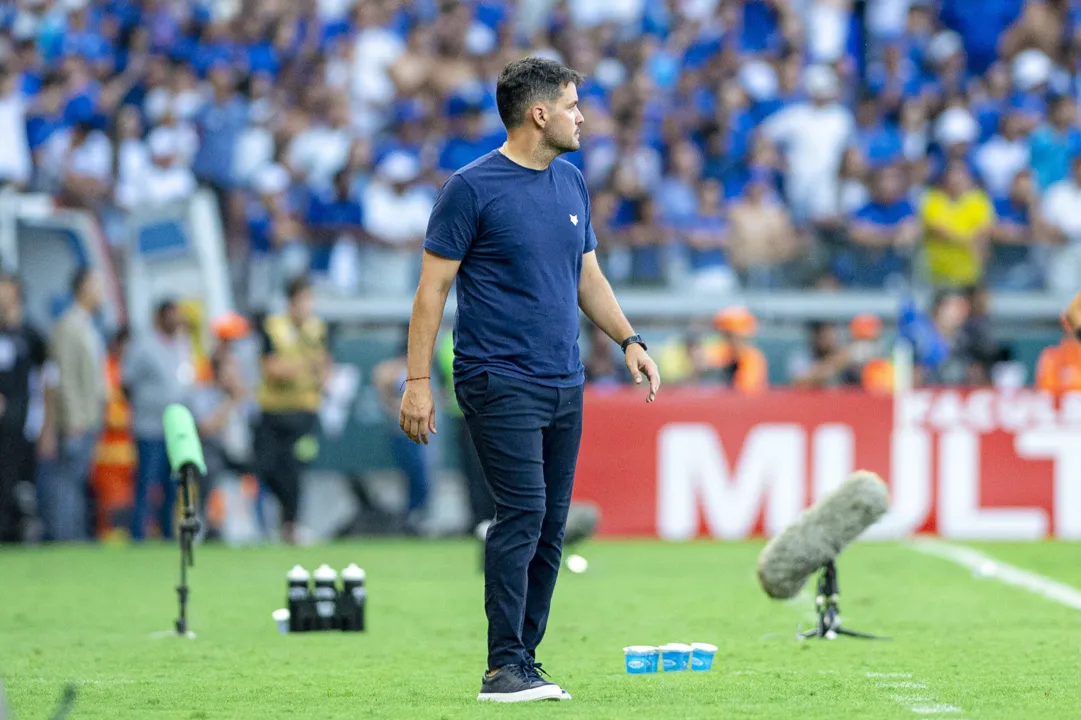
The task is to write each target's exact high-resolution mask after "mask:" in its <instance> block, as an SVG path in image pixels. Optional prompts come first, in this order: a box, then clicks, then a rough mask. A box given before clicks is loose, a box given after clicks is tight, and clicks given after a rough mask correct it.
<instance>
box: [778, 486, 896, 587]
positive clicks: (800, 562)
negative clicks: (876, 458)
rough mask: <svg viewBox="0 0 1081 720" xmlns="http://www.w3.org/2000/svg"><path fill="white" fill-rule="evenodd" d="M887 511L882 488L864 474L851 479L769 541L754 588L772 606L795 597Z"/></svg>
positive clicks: (884, 489)
mask: <svg viewBox="0 0 1081 720" xmlns="http://www.w3.org/2000/svg"><path fill="white" fill-rule="evenodd" d="M888 506H889V499H888V497H887V493H886V484H885V483H884V482H882V478H880V477H879V476H878V475H876V474H875V473H873V472H869V471H867V470H857V471H856V472H854V473H852V474H851V475H850V476H849V477H848V479H847V480H845V481H844V482H843V483H842V484H841V485H840V486H839V487H838V488H837V489H836V490H834V491H833V492H831V493H829V494H828V495H826V496H825V497H824V498H822V499H821V500H819V501H818V502H817V503H815V505H814V506H813V507H811V508H810V509H809V510H807V511H806V512H804V513H803V515H801V516H800V517H799V519H797V520H796V521H795V522H793V523H792V524H791V525H789V526H788V527H787V528H785V529H784V532H782V533H781V534H780V535H778V536H777V537H775V538H773V539H772V540H771V541H770V542H769V543H768V544H767V545H766V547H765V548H763V550H762V552H761V553H760V554H759V556H758V582H759V583H760V584H761V585H762V589H763V590H765V591H766V594H767V595H769V596H770V597H771V598H774V599H775V600H784V599H787V598H791V597H795V596H796V595H797V594H798V593H799V591H800V589H801V588H802V587H803V585H804V583H806V582H807V578H809V577H810V576H811V574H812V573H814V572H815V571H816V570H819V569H821V568H822V567H824V566H826V565H827V564H828V563H831V562H832V561H833V559H834V558H835V557H836V556H837V555H838V554H839V553H840V552H841V550H843V549H844V548H845V546H846V545H848V544H849V543H850V542H852V541H853V540H855V539H856V538H857V537H858V536H859V535H860V533H862V532H863V531H864V530H866V529H867V528H869V527H870V526H871V525H873V524H874V523H875V522H876V521H877V520H878V519H879V518H880V517H882V516H883V515H884V514H885V513H886V510H887V509H888Z"/></svg>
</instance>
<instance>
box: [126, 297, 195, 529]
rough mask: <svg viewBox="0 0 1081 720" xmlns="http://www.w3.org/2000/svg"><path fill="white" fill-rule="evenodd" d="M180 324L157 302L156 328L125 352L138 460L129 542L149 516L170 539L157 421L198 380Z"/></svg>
mask: <svg viewBox="0 0 1081 720" xmlns="http://www.w3.org/2000/svg"><path fill="white" fill-rule="evenodd" d="M180 323H181V318H180V311H179V309H178V308H177V305H176V303H175V302H173V301H172V300H165V301H163V302H161V303H159V304H158V306H157V308H156V310H155V312H154V327H153V328H152V329H149V330H148V331H147V332H145V333H137V334H136V335H135V337H134V339H133V340H132V344H131V346H130V347H129V348H128V349H127V351H126V352H125V353H124V359H123V372H122V378H123V383H124V389H125V392H126V394H127V396H128V399H129V401H130V402H131V412H132V434H133V435H134V436H135V447H136V451H137V455H138V460H137V467H136V472H135V506H134V509H133V511H132V519H131V537H132V539H133V540H142V539H143V538H144V537H146V529H147V528H146V523H147V519H148V516H150V515H153V517H154V518H155V520H156V521H157V524H158V529H159V531H160V532H161V536H162V537H163V538H165V539H171V538H172V537H173V506H174V503H175V502H176V486H175V485H174V483H172V482H171V481H170V475H171V470H170V467H169V458H168V456H167V455H166V452H165V435H164V431H163V429H162V424H161V418H162V415H163V413H164V412H165V408H166V407H168V406H169V405H171V404H174V403H181V404H183V403H186V402H187V400H188V399H189V398H190V396H191V390H192V386H193V385H194V384H195V379H196V378H195V367H194V365H193V364H192V356H191V350H190V348H189V347H187V346H186V344H185V343H184V342H183V339H182V336H181V328H180ZM152 494H153V496H152Z"/></svg>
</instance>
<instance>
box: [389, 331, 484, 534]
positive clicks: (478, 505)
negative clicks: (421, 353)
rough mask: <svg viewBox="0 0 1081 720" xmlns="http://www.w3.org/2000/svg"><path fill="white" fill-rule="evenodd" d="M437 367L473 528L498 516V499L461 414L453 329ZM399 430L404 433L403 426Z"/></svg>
mask: <svg viewBox="0 0 1081 720" xmlns="http://www.w3.org/2000/svg"><path fill="white" fill-rule="evenodd" d="M436 368H437V370H438V372H439V377H440V380H441V382H440V383H439V385H440V386H441V387H442V388H443V391H444V395H445V402H444V405H443V407H444V408H445V414H446V416H447V418H446V421H447V422H449V423H451V424H453V425H454V435H455V437H456V439H457V441H458V442H457V446H456V449H457V450H458V461H459V462H460V463H461V469H462V474H463V475H464V476H465V483H466V490H467V491H468V493H469V512H470V520H469V523H468V525H467V527H468V528H469V529H474V528H476V527H477V526H478V525H480V523H482V522H487V521H490V520H492V519H493V518H494V517H495V500H494V499H493V498H492V493H491V491H490V490H489V489H488V485H487V483H486V481H485V479H484V468H483V467H482V466H481V464H480V457H478V456H477V448H476V446H475V445H474V444H473V440H472V438H470V436H469V425H467V424H466V421H465V415H463V414H462V409H461V407H459V405H458V397H457V395H455V393H454V333H453V331H451V330H450V329H447V330H445V331H444V332H443V339H442V340H441V341H440V342H439V344H438V345H437V346H436ZM399 409H400V404H399ZM397 429H398V430H399V431H400V430H401V428H400V427H399V428H397Z"/></svg>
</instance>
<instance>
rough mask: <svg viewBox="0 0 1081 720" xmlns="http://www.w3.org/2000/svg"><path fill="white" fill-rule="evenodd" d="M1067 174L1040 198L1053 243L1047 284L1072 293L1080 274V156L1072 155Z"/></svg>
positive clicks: (1047, 228)
mask: <svg viewBox="0 0 1081 720" xmlns="http://www.w3.org/2000/svg"><path fill="white" fill-rule="evenodd" d="M1070 168H1071V172H1070V174H1069V175H1068V176H1067V177H1066V178H1064V179H1062V180H1060V181H1058V182H1057V183H1055V184H1054V185H1052V186H1051V187H1050V188H1048V190H1047V193H1046V194H1045V195H1044V198H1043V206H1042V211H1043V218H1044V219H1045V220H1046V221H1047V222H1046V226H1045V227H1046V230H1047V231H1048V232H1049V234H1050V237H1051V239H1052V240H1053V241H1054V242H1055V244H1056V245H1060V246H1061V247H1059V248H1056V249H1055V250H1054V251H1053V252H1052V258H1051V263H1050V266H1051V272H1050V274H1049V277H1048V284H1049V285H1050V286H1051V287H1052V288H1053V289H1055V290H1058V291H1060V292H1072V291H1073V290H1074V289H1075V288H1076V287H1077V278H1078V277H1081V155H1077V156H1075V157H1074V158H1073V160H1072V162H1071V165H1070Z"/></svg>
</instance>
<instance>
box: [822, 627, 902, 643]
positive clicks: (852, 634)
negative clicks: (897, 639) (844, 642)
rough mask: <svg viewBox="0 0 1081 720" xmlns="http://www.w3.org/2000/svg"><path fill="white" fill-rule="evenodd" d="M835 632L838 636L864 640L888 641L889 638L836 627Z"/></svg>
mask: <svg viewBox="0 0 1081 720" xmlns="http://www.w3.org/2000/svg"><path fill="white" fill-rule="evenodd" d="M835 632H836V633H837V634H838V635H848V636H849V637H858V638H865V639H867V640H889V639H890V638H888V637H885V636H884V635H871V634H870V633H865V632H860V631H859V630H849V629H848V628H843V627H838V628H836V630H835Z"/></svg>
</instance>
